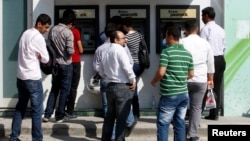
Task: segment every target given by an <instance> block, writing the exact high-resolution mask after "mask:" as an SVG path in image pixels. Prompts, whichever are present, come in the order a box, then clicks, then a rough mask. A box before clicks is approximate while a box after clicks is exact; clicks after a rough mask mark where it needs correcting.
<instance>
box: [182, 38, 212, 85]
mask: <svg viewBox="0 0 250 141" xmlns="http://www.w3.org/2000/svg"><path fill="white" fill-rule="evenodd" d="M181 43H182V44H183V46H184V48H185V49H186V50H188V51H189V52H190V53H191V54H192V57H193V63H194V77H193V78H192V79H189V80H188V82H201V83H203V82H207V74H208V73H214V71H215V70H214V55H213V51H212V48H211V46H210V45H209V43H208V42H207V41H206V40H204V39H202V38H200V37H199V36H198V35H196V34H191V35H189V36H187V37H185V38H183V39H182V40H181Z"/></svg>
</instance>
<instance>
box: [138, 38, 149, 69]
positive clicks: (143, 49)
mask: <svg viewBox="0 0 250 141" xmlns="http://www.w3.org/2000/svg"><path fill="white" fill-rule="evenodd" d="M140 39H141V41H140V44H139V54H138V55H139V56H138V57H139V61H140V63H141V64H142V66H144V67H145V68H146V69H148V68H149V67H150V59H149V52H148V47H147V44H146V41H145V40H144V38H143V37H142V35H141V34H140Z"/></svg>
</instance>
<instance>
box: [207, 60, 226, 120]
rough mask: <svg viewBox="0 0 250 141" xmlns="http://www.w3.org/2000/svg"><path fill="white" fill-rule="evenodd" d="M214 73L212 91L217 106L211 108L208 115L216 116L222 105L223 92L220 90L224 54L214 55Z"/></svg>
mask: <svg viewBox="0 0 250 141" xmlns="http://www.w3.org/2000/svg"><path fill="white" fill-rule="evenodd" d="M214 65H215V73H214V92H215V95H216V104H217V108H215V109H211V110H210V112H209V116H211V117H216V116H218V112H219V109H220V108H221V107H222V105H221V104H222V98H223V94H222V92H221V90H222V88H221V86H222V83H223V81H222V80H223V74H224V71H225V69H226V62H225V58H224V56H215V57H214Z"/></svg>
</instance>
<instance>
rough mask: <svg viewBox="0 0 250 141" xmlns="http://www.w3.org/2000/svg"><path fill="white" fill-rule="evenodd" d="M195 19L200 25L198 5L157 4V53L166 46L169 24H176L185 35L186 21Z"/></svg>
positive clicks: (182, 35) (183, 35)
mask: <svg viewBox="0 0 250 141" xmlns="http://www.w3.org/2000/svg"><path fill="white" fill-rule="evenodd" d="M190 19H195V20H196V21H197V24H198V25H200V6H197V5H156V53H161V50H162V49H164V48H166V47H167V45H166V41H165V33H164V32H165V28H166V26H168V25H169V24H171V25H172V24H174V25H176V26H177V27H178V28H179V29H180V32H181V38H183V37H185V32H184V30H185V29H184V23H185V22H186V20H190Z"/></svg>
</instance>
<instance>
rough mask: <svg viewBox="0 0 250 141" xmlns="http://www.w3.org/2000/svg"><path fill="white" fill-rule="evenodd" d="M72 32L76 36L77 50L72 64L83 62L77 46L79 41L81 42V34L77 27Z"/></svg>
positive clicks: (75, 48)
mask: <svg viewBox="0 0 250 141" xmlns="http://www.w3.org/2000/svg"><path fill="white" fill-rule="evenodd" d="M71 30H72V33H73V35H74V50H75V53H74V54H73V55H72V62H81V55H80V52H79V49H78V46H77V41H79V40H81V34H80V32H79V30H78V29H77V28H76V27H73V28H72V29H71Z"/></svg>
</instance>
